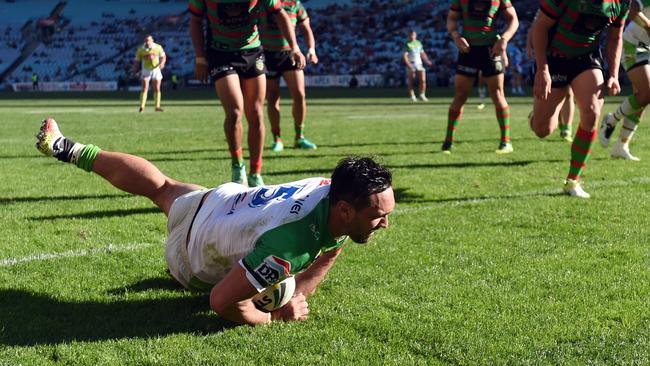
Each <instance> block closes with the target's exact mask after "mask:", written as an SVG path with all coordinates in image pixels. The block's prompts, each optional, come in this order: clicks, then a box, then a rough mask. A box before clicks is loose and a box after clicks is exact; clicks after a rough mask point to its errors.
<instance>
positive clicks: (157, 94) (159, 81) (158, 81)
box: [151, 71, 163, 112]
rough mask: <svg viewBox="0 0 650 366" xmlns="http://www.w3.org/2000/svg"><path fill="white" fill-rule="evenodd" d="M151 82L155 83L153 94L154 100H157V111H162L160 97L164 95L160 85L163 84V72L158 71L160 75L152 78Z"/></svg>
mask: <svg viewBox="0 0 650 366" xmlns="http://www.w3.org/2000/svg"><path fill="white" fill-rule="evenodd" d="M151 83H152V84H153V95H154V100H155V101H156V112H162V111H163V109H162V108H160V99H161V97H162V92H161V91H160V85H161V84H162V74H160V71H159V72H158V76H156V77H153V78H152V79H151Z"/></svg>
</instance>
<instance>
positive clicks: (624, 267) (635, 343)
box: [0, 90, 650, 365]
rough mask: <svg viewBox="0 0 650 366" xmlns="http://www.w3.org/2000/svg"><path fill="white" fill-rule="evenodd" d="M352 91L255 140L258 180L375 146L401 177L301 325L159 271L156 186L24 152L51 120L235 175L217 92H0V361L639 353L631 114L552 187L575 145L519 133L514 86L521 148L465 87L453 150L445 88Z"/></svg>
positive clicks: (581, 359) (636, 177) (641, 276)
mask: <svg viewBox="0 0 650 366" xmlns="http://www.w3.org/2000/svg"><path fill="white" fill-rule="evenodd" d="M310 92H311V91H310ZM359 93H363V92H360V91H345V90H337V91H333V92H332V91H317V90H314V91H313V92H311V94H310V95H311V96H312V98H311V99H309V114H308V118H307V121H308V122H307V130H306V132H307V136H308V137H309V138H310V139H312V141H314V142H315V143H317V144H318V145H319V148H318V150H315V151H299V150H296V149H292V148H287V149H286V150H285V151H283V152H282V153H272V152H270V151H268V150H267V151H265V158H264V168H263V172H264V179H265V181H266V183H267V184H275V183H281V182H285V181H290V180H297V179H300V178H304V177H308V176H329V173H330V169H331V167H333V166H334V165H335V164H336V162H337V161H338V160H339V159H340V158H341V157H343V156H345V155H348V154H361V155H367V154H373V155H376V156H378V157H380V159H381V161H383V163H385V164H386V165H388V166H389V167H391V168H392V170H393V174H394V188H395V192H396V199H397V207H396V210H395V212H394V214H393V215H391V217H390V228H389V229H388V230H385V231H381V232H379V233H378V234H377V235H375V237H374V239H373V241H372V242H371V243H369V244H367V245H354V244H349V245H348V247H347V248H346V250H345V251H344V253H343V255H342V256H341V258H340V259H339V261H338V263H337V264H336V265H335V266H334V268H333V270H332V271H331V272H330V274H329V276H328V277H327V279H326V280H325V281H324V283H323V284H322V285H321V287H320V288H319V290H318V292H317V293H316V294H315V295H314V296H313V297H312V298H311V299H310V301H309V303H310V309H311V314H310V319H309V320H308V321H307V322H303V323H275V324H272V325H269V326H259V327H246V326H243V327H233V326H231V325H230V324H228V323H226V322H224V321H222V320H221V319H220V318H219V317H218V316H217V315H216V314H214V313H212V312H211V311H210V309H209V306H208V301H207V297H206V296H205V295H201V294H196V293H192V292H187V291H183V290H181V289H179V288H177V287H176V286H175V285H174V284H173V282H172V281H171V280H170V279H169V278H168V276H167V275H166V273H165V260H164V238H165V230H166V229H165V218H164V216H163V215H162V214H161V213H159V212H158V210H157V209H156V208H155V207H154V206H153V204H151V203H150V202H149V201H148V200H146V199H144V198H139V197H132V196H129V195H127V194H124V193H122V192H119V191H117V190H116V189H114V188H113V187H111V186H110V185H109V184H108V183H106V182H104V181H102V179H101V178H99V177H97V176H94V175H92V174H88V173H85V172H83V171H81V170H79V169H76V168H74V167H72V166H68V165H64V164H62V163H60V162H58V161H56V160H54V159H51V158H45V157H43V156H41V155H40V154H39V153H38V152H37V151H36V150H35V149H34V148H33V143H34V141H35V139H34V138H33V135H34V134H35V133H36V132H37V130H38V127H39V122H38V121H39V120H41V119H42V118H43V117H45V116H49V115H51V116H53V117H54V118H56V119H57V120H58V121H59V123H60V125H61V127H62V130H63V132H64V133H65V134H66V135H67V136H69V137H71V138H73V139H76V140H78V141H80V142H84V143H94V144H96V145H99V146H100V147H102V148H104V149H106V150H117V151H123V152H129V153H134V154H137V155H141V156H143V157H145V158H147V159H149V160H151V161H153V162H154V163H155V164H156V165H157V166H158V167H159V168H160V169H161V170H162V171H163V172H165V173H166V174H168V175H169V176H172V177H174V178H176V179H180V180H185V181H190V182H193V183H198V184H202V185H206V186H215V185H218V184H220V183H223V182H225V181H227V180H228V179H229V174H230V171H229V158H228V153H227V146H226V143H225V140H224V136H223V131H222V119H223V112H222V110H221V107H220V106H219V105H218V103H217V102H216V98H215V97H214V96H213V94H212V92H205V93H204V92H194V93H190V94H189V96H188V94H176V95H174V94H173V93H171V92H167V93H164V94H163V105H164V106H165V107H166V111H165V112H164V113H154V112H153V111H152V108H149V110H148V111H146V112H145V113H143V114H138V113H136V109H137V95H136V94H129V95H125V94H90V95H79V94H67V95H51V96H50V95H48V94H40V93H37V94H33V95H26V94H19V95H6V94H5V95H3V96H2V97H0V115H1V116H2V117H0V120H1V122H2V128H3V130H2V134H1V135H0V146H2V147H1V150H0V172H2V180H1V183H0V203H1V205H0V230H1V232H2V233H3V240H2V241H0V253H1V254H0V365H14V364H23V365H38V364H55V363H60V364H87V365H113V364H120V365H123V364H133V365H142V364H165V365H167V364H179V365H180V364H182V365H189V364H196V365H203V364H263V363H276V364H287V365H292V364H295V365H305V364H395V365H403V364H425V363H426V364H558V363H571V364H586V363H590V364H622V363H626V364H630V363H632V364H634V363H636V364H646V363H648V362H650V351H649V350H650V316H649V315H648V311H647V310H648V306H647V304H648V294H649V293H650V269H649V267H648V263H650V249H649V248H648V239H647V238H648V237H650V235H649V234H650V228H649V227H648V226H647V217H648V216H647V212H649V208H650V200H649V199H648V198H649V193H648V192H649V191H650V176H648V173H647V172H648V163H647V162H648V161H650V147H649V146H648V144H649V142H650V139H648V138H647V133H645V126H644V125H643V124H642V125H641V128H640V132H639V133H638V135H637V136H636V137H635V140H634V143H633V145H632V151H633V152H634V153H635V154H637V155H639V156H640V157H641V158H643V160H642V161H641V162H639V163H633V162H626V161H620V160H612V159H610V158H609V155H608V153H607V151H606V150H605V149H602V148H601V147H599V146H594V154H593V156H592V158H591V160H590V162H589V163H588V168H587V170H586V173H585V175H584V181H585V189H586V190H587V191H588V192H589V193H591V194H592V199H590V200H579V199H572V198H569V197H565V196H563V195H561V182H562V180H563V179H564V177H565V175H566V173H567V170H568V166H569V144H567V143H566V142H564V141H562V140H560V138H559V136H558V135H557V133H556V134H554V135H553V136H550V137H548V138H547V139H545V140H539V139H537V138H536V137H535V136H534V135H533V133H532V132H531V131H530V129H529V128H528V125H527V122H526V115H527V114H528V112H529V110H530V106H531V100H530V98H510V103H511V105H512V137H513V145H514V148H515V153H514V154H511V155H506V156H498V155H496V154H494V149H495V148H496V147H497V145H498V126H497V122H496V119H495V117H494V111H493V109H491V107H490V106H488V107H486V109H485V110H483V111H478V110H476V109H475V104H474V102H475V101H470V103H468V105H467V108H466V111H465V114H464V116H463V120H462V121H461V124H460V127H459V130H458V138H459V143H458V144H457V145H456V146H455V149H454V151H453V153H452V154H451V155H449V156H447V155H443V154H441V153H439V148H440V144H441V142H442V139H443V138H444V133H445V127H446V114H447V107H448V102H449V98H448V97H445V96H438V97H435V96H434V97H433V98H431V101H430V103H427V104H424V103H418V104H412V103H410V102H407V99H406V98H404V97H402V96H401V94H403V91H401V90H400V91H388V92H386V91H370V93H373V94H365V95H364V94H359ZM432 94H435V93H432ZM18 97H20V98H23V99H17V98H18ZM284 100H285V102H288V99H287V98H285V99H284ZM620 100H621V99H620V98H610V99H608V100H607V102H608V103H607V104H606V106H605V111H611V110H613V109H614V107H615V103H617V102H618V101H620ZM150 104H151V102H150ZM283 113H284V114H283V116H284V119H283V123H282V126H283V131H284V138H285V141H287V140H288V141H291V139H292V135H293V128H292V123H291V122H290V119H289V116H290V107H289V105H288V104H283ZM269 130H270V129H269V128H268V122H267V132H269V135H270V131H269ZM615 136H618V132H616V135H615ZM287 145H291V144H290V143H289V144H287ZM268 146H270V136H267V147H268Z"/></svg>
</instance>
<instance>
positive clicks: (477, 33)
mask: <svg viewBox="0 0 650 366" xmlns="http://www.w3.org/2000/svg"><path fill="white" fill-rule="evenodd" d="M510 7H512V3H511V2H510V0H451V8H450V10H451V11H457V12H460V13H461V15H462V20H463V33H462V35H463V37H464V38H465V39H466V40H467V42H468V43H469V44H470V46H491V45H493V44H494V43H495V42H496V41H497V39H498V37H497V31H496V29H495V24H494V23H495V20H496V17H497V15H498V14H499V12H500V11H501V10H503V9H506V8H510Z"/></svg>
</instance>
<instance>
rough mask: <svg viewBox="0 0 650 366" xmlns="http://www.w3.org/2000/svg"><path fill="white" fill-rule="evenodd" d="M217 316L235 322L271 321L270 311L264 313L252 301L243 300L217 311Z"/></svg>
mask: <svg viewBox="0 0 650 366" xmlns="http://www.w3.org/2000/svg"><path fill="white" fill-rule="evenodd" d="M218 314H219V316H221V317H223V318H225V319H228V320H230V321H231V322H233V323H237V324H249V325H256V324H267V323H270V322H271V313H264V312H261V311H259V310H257V308H256V307H255V305H254V304H253V302H252V301H250V300H244V301H240V302H238V303H235V304H232V305H231V306H229V307H228V308H226V309H225V310H222V311H220V312H218Z"/></svg>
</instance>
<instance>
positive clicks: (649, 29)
mask: <svg viewBox="0 0 650 366" xmlns="http://www.w3.org/2000/svg"><path fill="white" fill-rule="evenodd" d="M631 9H632V10H631V11H630V16H631V18H632V22H630V23H629V24H628V26H627V27H626V28H625V32H624V33H623V67H624V68H625V71H626V72H627V77H628V78H629V79H630V81H631V82H632V87H633V88H634V93H633V94H632V95H630V96H629V97H627V98H626V99H625V100H623V102H622V103H621V104H620V105H619V106H618V108H616V110H615V111H614V112H613V113H607V114H606V115H605V117H604V118H603V121H602V123H601V125H600V132H599V134H598V137H599V140H600V143H601V145H603V146H604V147H607V146H608V145H609V140H610V138H611V137H612V133H613V132H614V128H615V127H616V124H617V123H618V122H619V121H620V120H621V119H623V127H622V128H621V132H620V137H619V140H618V141H617V142H616V143H615V144H614V146H613V147H612V150H611V152H610V155H611V156H612V157H613V158H621V159H626V160H632V161H639V160H641V159H639V158H638V157H636V156H634V155H632V153H630V147H629V144H630V140H632V136H633V135H634V132H635V131H636V128H637V126H638V124H639V122H641V116H642V115H643V111H644V109H645V107H646V106H647V105H648V103H650V65H648V58H649V57H650V36H648V35H649V34H650V20H649V19H648V16H650V0H632V8H631Z"/></svg>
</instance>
